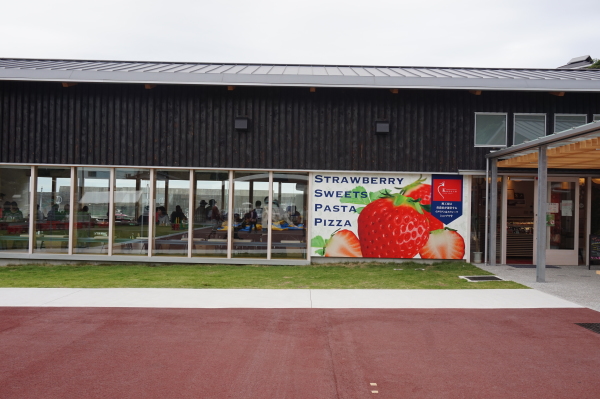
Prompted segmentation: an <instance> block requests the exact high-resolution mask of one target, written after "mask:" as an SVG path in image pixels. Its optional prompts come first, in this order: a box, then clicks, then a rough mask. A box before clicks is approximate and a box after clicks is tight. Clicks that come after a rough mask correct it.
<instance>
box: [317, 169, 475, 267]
mask: <svg viewBox="0 0 600 399" xmlns="http://www.w3.org/2000/svg"><path fill="white" fill-rule="evenodd" d="M464 184H465V183H464V181H463V179H462V176H457V175H414V174H399V175H390V174H375V173H374V174H369V175H367V174H358V173H357V174H342V173H317V174H313V175H312V192H311V196H312V198H311V206H312V220H311V223H312V226H311V232H312V233H311V235H312V237H311V254H312V256H326V257H365V258H392V259H394V258H395V259H412V258H423V259H464V257H465V251H466V250H467V248H466V244H465V239H464V237H467V236H468V235H467V234H468V231H467V229H468V223H467V220H466V217H465V216H463V214H462V213H463V205H464V204H465V203H466V198H465V197H464V196H465V192H466V190H465V189H464Z"/></svg>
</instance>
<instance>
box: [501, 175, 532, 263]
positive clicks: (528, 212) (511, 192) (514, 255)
mask: <svg viewBox="0 0 600 399" xmlns="http://www.w3.org/2000/svg"><path fill="white" fill-rule="evenodd" d="M534 208H535V179H534V177H533V176H518V177H517V176H514V177H513V176H510V177H508V179H506V212H505V214H506V224H505V225H506V241H505V242H506V252H505V253H506V263H507V264H509V265H512V264H530V265H531V264H533V263H534V262H533V253H534V250H533V248H534V217H535V209H534Z"/></svg>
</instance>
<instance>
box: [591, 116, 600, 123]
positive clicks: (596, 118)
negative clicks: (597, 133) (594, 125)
mask: <svg viewBox="0 0 600 399" xmlns="http://www.w3.org/2000/svg"><path fill="white" fill-rule="evenodd" d="M592 120H593V121H594V122H598V121H600V114H594V119H592Z"/></svg>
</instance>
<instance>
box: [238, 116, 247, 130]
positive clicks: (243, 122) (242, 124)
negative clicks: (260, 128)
mask: <svg viewBox="0 0 600 399" xmlns="http://www.w3.org/2000/svg"><path fill="white" fill-rule="evenodd" d="M249 127H250V118H248V117H247V116H236V118H235V130H248V129H249Z"/></svg>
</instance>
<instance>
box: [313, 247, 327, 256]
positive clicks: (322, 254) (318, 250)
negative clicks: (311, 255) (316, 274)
mask: <svg viewBox="0 0 600 399" xmlns="http://www.w3.org/2000/svg"><path fill="white" fill-rule="evenodd" d="M315 253H316V254H317V255H321V256H325V248H321V249H317V250H316V251H315Z"/></svg>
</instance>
